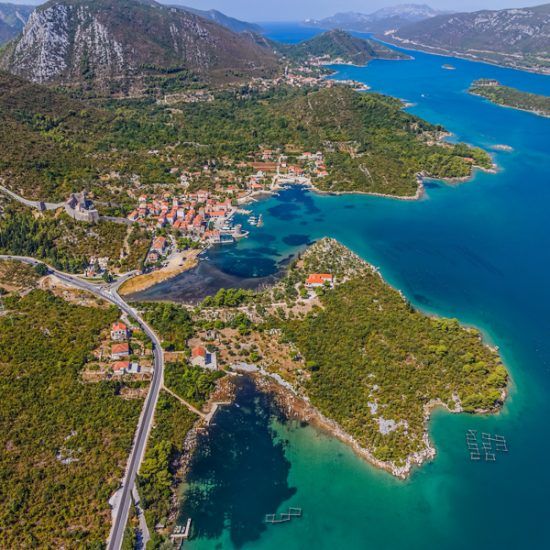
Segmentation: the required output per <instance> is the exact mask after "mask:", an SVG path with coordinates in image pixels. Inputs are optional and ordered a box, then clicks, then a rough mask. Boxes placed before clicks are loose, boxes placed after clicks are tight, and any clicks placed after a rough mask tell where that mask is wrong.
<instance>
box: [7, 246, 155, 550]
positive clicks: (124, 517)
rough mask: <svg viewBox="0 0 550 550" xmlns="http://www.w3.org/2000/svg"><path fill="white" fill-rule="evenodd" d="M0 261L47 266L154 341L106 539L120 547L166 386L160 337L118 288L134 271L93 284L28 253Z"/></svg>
mask: <svg viewBox="0 0 550 550" xmlns="http://www.w3.org/2000/svg"><path fill="white" fill-rule="evenodd" d="M0 260H14V261H19V262H23V263H26V264H30V265H33V266H36V265H39V264H42V265H46V267H47V268H48V272H49V274H53V275H55V276H56V277H57V278H58V279H59V280H61V281H62V282H64V283H66V284H68V285H70V286H72V287H74V288H77V289H79V290H84V291H87V292H90V293H92V294H94V295H95V296H98V297H100V298H103V299H104V300H107V301H109V302H111V303H112V304H114V305H115V306H117V307H118V308H119V309H121V310H122V311H123V312H124V313H126V315H128V317H130V318H132V319H133V320H134V321H136V322H137V323H138V324H139V325H140V326H141V328H142V329H143V331H144V332H145V334H146V335H147V336H148V337H149V338H150V339H151V341H152V342H153V356H154V371H153V378H152V380H151V386H150V389H149V393H148V394H147V398H146V399H145V404H144V406H143V409H142V411H141V415H140V418H139V422H138V426H137V429H136V434H135V436H134V443H133V446H132V450H131V452H130V457H129V459H128V464H127V466H126V473H125V475H124V478H123V480H122V485H121V487H120V489H119V491H118V492H117V495H116V501H115V503H114V506H113V518H114V519H113V525H112V527H111V533H110V535H109V539H108V541H107V547H108V549H109V550H119V549H120V548H121V546H122V539H123V537H124V530H125V529H126V523H127V521H128V514H129V511H130V504H131V500H132V490H133V488H134V485H135V483H136V478H137V474H138V472H139V468H140V466H141V463H142V461H143V456H144V454H145V448H146V446H147V440H148V438H149V433H150V431H151V427H152V424H153V418H154V415H155V408H156V406H157V401H158V397H159V393H160V390H161V388H162V387H163V385H164V354H163V350H162V345H161V342H160V340H159V338H158V336H157V335H156V333H155V332H154V331H153V329H151V327H150V326H149V325H148V324H147V323H146V322H145V321H144V320H143V318H142V317H141V315H140V314H139V313H138V312H137V311H136V310H135V309H134V308H133V307H131V306H130V305H129V304H127V303H126V302H125V301H124V300H123V299H122V298H121V297H120V296H119V294H118V288H119V287H120V285H121V284H122V283H123V282H124V281H126V280H127V279H129V278H130V277H132V276H133V275H135V272H130V273H127V274H125V275H124V276H122V277H120V278H119V279H118V280H117V281H115V282H114V283H112V284H106V283H103V284H101V283H90V282H88V281H85V280H83V279H80V278H79V277H77V276H75V275H70V274H68V273H63V272H62V271H58V270H57V269H54V268H53V267H51V266H48V265H47V264H44V262H41V261H39V260H35V259H34V258H29V257H26V256H10V255H0Z"/></svg>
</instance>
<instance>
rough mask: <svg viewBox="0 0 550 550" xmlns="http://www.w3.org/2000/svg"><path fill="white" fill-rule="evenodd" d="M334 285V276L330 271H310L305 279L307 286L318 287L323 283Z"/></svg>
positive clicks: (323, 284)
mask: <svg viewBox="0 0 550 550" xmlns="http://www.w3.org/2000/svg"><path fill="white" fill-rule="evenodd" d="M327 284H328V285H329V286H330V287H331V288H332V287H333V286H334V277H333V276H332V275H331V274H330V273H312V274H311V275H309V277H308V278H307V279H306V287H307V288H318V287H322V286H325V285H327Z"/></svg>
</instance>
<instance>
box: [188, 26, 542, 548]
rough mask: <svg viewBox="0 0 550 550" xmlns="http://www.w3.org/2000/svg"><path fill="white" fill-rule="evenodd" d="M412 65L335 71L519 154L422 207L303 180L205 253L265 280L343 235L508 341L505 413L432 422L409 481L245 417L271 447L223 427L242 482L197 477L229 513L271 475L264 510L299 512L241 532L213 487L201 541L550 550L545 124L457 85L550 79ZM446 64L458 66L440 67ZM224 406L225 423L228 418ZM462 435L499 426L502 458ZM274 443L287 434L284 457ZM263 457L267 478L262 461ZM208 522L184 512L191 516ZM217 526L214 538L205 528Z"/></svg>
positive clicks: (325, 442) (532, 87)
mask: <svg viewBox="0 0 550 550" xmlns="http://www.w3.org/2000/svg"><path fill="white" fill-rule="evenodd" d="M277 33H278V34H277ZM285 33H286V35H288V36H290V35H292V36H297V35H298V33H299V30H297V29H296V28H289V29H287V30H286V31H285V30H284V29H281V28H278V29H275V31H274V36H275V37H277V36H282V35H283V34H285ZM413 55H414V57H415V59H414V60H412V61H402V62H395V61H375V62H373V63H371V64H370V65H369V66H368V67H367V68H356V67H341V68H339V70H340V73H339V75H338V76H339V77H341V78H353V79H355V80H360V81H363V82H365V83H367V84H369V85H370V86H372V88H373V90H374V91H380V92H383V93H388V94H391V95H394V96H396V97H400V98H403V99H406V100H407V101H409V102H411V103H414V104H415V106H414V107H412V108H411V109H409V110H410V111H411V112H413V113H415V114H418V115H420V116H422V117H424V118H426V119H428V120H430V121H431V122H434V123H441V124H443V125H444V126H446V127H447V128H448V129H449V130H451V131H452V132H453V133H454V138H453V139H460V140H465V141H468V142H470V143H472V144H475V145H479V146H482V147H490V146H493V145H495V144H506V145H510V146H512V147H513V149H514V150H513V152H494V156H495V160H496V162H497V164H498V165H499V172H498V174H496V175H493V174H486V173H481V172H479V173H477V174H476V176H475V178H474V179H473V181H471V182H468V183H465V184H462V185H459V186H447V185H444V184H442V183H438V182H428V184H427V196H426V198H425V199H423V200H421V201H416V202H406V201H398V200H391V199H383V198H378V197H366V196H351V195H350V196H337V197H336V196H319V195H315V194H313V193H310V192H307V191H304V190H301V189H298V188H294V189H291V190H289V191H286V192H283V193H281V195H280V196H278V197H274V198H272V199H269V200H266V201H264V202H261V203H257V204H255V205H253V207H252V208H253V210H254V213H255V214H256V215H258V214H260V213H261V214H263V217H264V226H263V227H261V228H253V231H252V234H251V237H250V238H249V239H247V240H244V241H242V242H240V243H239V244H237V245H236V246H234V247H232V248H230V249H226V248H224V249H219V250H211V251H210V252H209V256H210V258H211V261H212V262H213V264H214V265H215V266H216V267H217V268H218V269H221V270H222V271H224V272H225V273H228V274H229V275H231V276H236V277H245V278H249V277H252V276H268V275H272V274H274V273H275V272H276V271H277V270H278V268H279V262H281V261H282V260H284V259H285V258H288V257H289V255H292V254H295V253H296V252H298V251H299V250H300V249H302V248H303V247H304V246H305V245H306V244H307V243H308V242H311V241H312V240H314V239H316V238H319V237H322V236H325V235H327V236H331V237H335V238H337V239H338V240H340V241H341V242H343V243H344V244H345V245H347V246H349V247H350V248H351V249H352V250H354V251H355V252H357V253H358V254H360V255H361V256H362V257H363V258H365V259H366V260H368V261H370V262H371V263H373V264H375V265H377V266H379V267H380V269H381V271H382V274H383V276H384V277H385V279H386V280H387V281H388V282H389V283H390V284H392V285H394V286H396V287H397V288H399V289H401V290H402V291H403V292H404V293H405V295H406V296H407V297H408V298H409V299H410V300H411V301H412V302H413V303H414V304H415V305H416V306H417V307H419V308H421V309H423V310H424V311H426V312H430V313H437V314H439V315H445V316H452V317H457V318H459V319H460V320H461V321H462V322H464V323H467V324H472V325H475V326H477V327H479V328H480V329H482V330H483V331H484V334H485V336H486V338H487V339H488V341H490V342H492V343H494V344H496V345H498V346H499V347H500V350H501V353H502V356H503V359H504V361H505V363H506V365H507V367H508V368H509V370H510V371H511V374H512V377H513V384H512V388H511V393H510V397H509V399H508V400H507V403H506V406H505V408H504V411H503V412H502V413H501V414H499V415H498V416H493V417H473V416H467V415H450V414H447V413H443V412H438V413H436V414H435V415H434V417H433V420H432V422H431V424H430V433H431V437H432V439H433V441H434V443H435V446H436V448H437V451H438V453H437V456H436V458H435V460H434V461H433V462H431V463H429V464H427V465H425V466H424V467H422V468H421V469H418V470H416V471H415V472H414V474H413V476H412V477H411V478H410V479H409V480H407V481H405V482H403V481H399V480H396V479H393V478H392V477H391V476H390V475H388V474H385V473H383V472H380V471H377V470H376V469H374V468H372V467H371V466H369V465H368V464H365V463H364V462H363V461H362V460H360V459H359V458H357V457H356V456H355V455H354V454H353V453H352V452H351V451H350V450H349V449H348V448H347V447H346V446H345V445H343V444H341V443H339V442H338V441H335V440H333V439H331V438H329V437H327V436H326V435H323V434H321V433H319V432H318V431H316V430H314V429H312V428H309V427H308V428H302V427H298V426H296V425H291V424H286V425H283V424H278V423H277V422H274V423H272V424H271V425H268V424H267V423H266V422H265V421H264V420H261V421H259V422H257V423H255V422H252V423H251V424H249V428H250V429H251V430H252V433H255V431H256V430H257V433H256V435H257V436H258V437H260V438H264V437H268V436H269V437H268V439H269V440H270V441H271V442H272V445H273V446H274V448H273V450H270V446H269V445H267V444H266V445H265V446H262V447H261V452H260V450H259V449H258V448H256V447H255V446H254V445H250V443H249V440H248V439H247V438H246V437H244V438H243V442H242V444H241V442H240V438H239V437H237V435H238V433H239V432H238V430H237V428H233V427H232V426H231V422H229V423H228V424H227V430H228V433H226V434H225V435H224V436H223V437H230V438H231V440H232V442H233V443H232V444H234V445H236V447H235V449H234V451H232V452H233V454H232V455H231V456H239V455H241V456H243V457H246V460H245V459H244V458H243V462H242V464H243V468H245V470H246V472H248V474H249V475H243V476H237V477H235V473H234V470H232V469H214V470H212V469H210V470H208V468H206V470H207V471H209V472H212V471H213V472H214V475H213V476H211V475H210V473H209V474H208V476H210V477H208V476H206V477H205V478H204V479H203V478H201V475H200V472H201V471H202V470H201V469H202V468H203V467H204V465H203V464H201V462H200V460H199V461H198V462H197V466H196V469H195V470H194V472H195V474H196V473H197V472H198V474H197V475H196V477H195V478H194V483H198V484H199V485H200V483H201V482H204V481H205V480H206V478H207V477H208V483H212V484H214V485H215V486H217V485H220V486H224V487H228V488H227V491H228V492H229V493H230V495H231V496H230V499H232V504H231V506H233V507H234V506H236V504H235V503H238V505H239V506H242V507H243V509H254V507H256V506H259V504H258V503H261V502H263V500H262V495H263V492H264V491H265V486H266V485H265V484H266V481H267V483H268V486H269V483H270V481H271V480H272V479H273V482H274V486H276V491H274V492H273V494H276V496H275V497H273V499H272V500H270V501H269V505H270V506H271V508H277V510H278V511H284V510H285V509H286V508H288V506H289V505H290V506H294V505H296V506H300V507H302V508H303V509H304V517H303V518H301V519H299V520H294V521H292V522H290V523H287V524H282V525H275V526H269V527H266V526H264V525H263V524H261V521H260V520H259V518H260V516H261V514H259V513H258V514H256V515H254V517H252V516H253V515H250V517H249V516H247V517H245V518H244V519H243V518H240V519H239V521H240V522H241V523H240V524H239V525H238V526H237V525H233V522H234V521H235V520H234V519H232V518H233V517H234V515H233V514H230V513H228V510H229V506H230V505H229V504H228V500H227V498H228V496H227V494H226V495H225V496H224V497H223V498H222V497H218V496H217V493H216V492H215V491H214V492H213V493H212V496H211V498H212V502H211V503H209V506H211V510H215V515H216V517H209V516H208V515H206V516H205V515H202V516H200V521H201V523H202V522H204V524H203V525H199V530H202V531H201V532H202V533H203V536H202V538H199V539H197V540H195V541H193V542H192V543H190V545H189V546H190V547H191V548H232V547H243V546H244V547H249V548H261V549H275V548H277V549H279V548H285V549H294V548H296V549H299V548H331V549H332V548H353V549H355V548H376V549H379V548H426V547H431V548H452V549H454V548H457V549H458V548H463V547H465V546H468V547H470V548H476V549H477V548H480V549H481V548H483V549H487V548H506V549H508V548H523V547H529V548H543V547H544V548H546V547H550V533H549V530H548V517H549V514H550V505H549V491H550V471H549V469H548V467H547V460H548V455H549V454H550V439H549V437H548V435H549V431H550V430H549V429H548V418H550V402H549V400H548V399H547V394H548V391H549V390H550V372H549V371H550V338H549V336H550V290H549V285H548V273H549V269H550V216H549V215H548V209H549V205H550V120H549V119H544V118H541V117H537V116H535V115H532V114H529V113H524V112H520V111H515V110H512V109H507V108H502V107H498V106H495V105H491V104H490V103H488V102H486V101H485V100H483V99H481V98H477V97H474V96H470V95H468V94H467V93H466V92H465V90H466V89H467V87H468V85H469V84H470V83H471V81H472V80H474V79H476V78H481V77H487V78H497V79H498V80H500V81H501V82H502V83H503V84H507V85H511V86H516V87H518V88H521V89H524V90H527V91H531V92H538V93H546V94H547V95H550V78H549V77H545V76H541V75H535V74H529V73H522V72H519V71H513V70H510V69H503V68H500V67H494V66H490V65H486V64H482V63H474V62H470V61H463V60H457V59H452V60H449V58H445V57H441V56H432V55H428V54H423V53H419V52H413ZM444 63H450V64H452V65H453V66H455V67H456V70H455V71H447V70H444V69H442V68H441V65H442V64H444ZM258 260H260V261H259V262H258ZM254 269H255V270H256V272H254ZM236 411H238V408H234V409H233V412H234V413H235V416H234V419H235V422H236V423H237V424H238V422H239V420H238V418H239V414H240V413H237V412H236ZM227 414H228V415H229V417H231V414H232V413H231V409H230V410H229V411H228V412H227ZM260 417H261V415H260ZM468 428H475V429H478V430H480V431H492V432H497V433H502V434H504V435H505V436H506V437H507V440H508V444H509V448H510V452H509V453H508V454H507V455H499V456H498V457H497V461H496V462H495V463H485V462H480V463H475V462H471V461H470V460H469V458H468V454H467V451H466V446H465V443H464V432H465V430H466V429H468ZM274 429H275V431H276V433H277V435H276V434H275V433H274V432H273V430H274ZM232 434H234V435H235V437H233V435H232ZM220 437H221V436H220ZM279 438H282V440H284V441H286V443H285V444H284V445H283V446H282V447H277V442H278V441H279ZM220 441H223V439H221V440H220ZM265 441H267V439H266V440H265ZM281 449H282V452H281ZM219 459H220V460H223V453H222V454H221V455H220V457H219ZM264 463H265V464H268V465H269V468H266V469H264V468H261V467H260V466H261V465H262V464H264ZM287 466H288V469H287ZM273 471H275V472H278V473H277V477H276V478H273V474H272V473H271V472H273ZM285 472H286V473H285ZM226 476H230V477H231V480H230V479H228V478H227V477H226ZM280 476H283V477H284V478H285V479H284V482H281V477H280ZM228 484H229V485H228ZM268 492H269V494H270V495H271V496H273V495H272V493H271V491H268ZM270 498H271V497H270ZM262 506H263V507H262ZM262 506H260V507H259V510H261V512H264V508H265V506H264V505H263V504H262ZM270 511H271V512H275V511H276V510H275V509H271V510H270ZM199 512H200V511H199V510H196V509H194V508H193V507H192V506H191V507H189V506H188V507H187V509H186V513H189V514H190V515H191V516H192V517H194V516H195V514H197V513H199ZM220 516H221V517H220ZM210 522H212V524H216V525H217V526H218V529H210V531H209V525H210ZM220 522H221V525H222V527H221V529H220V528H219V526H220ZM224 522H225V523H224ZM237 527H238V531H239V536H238V537H236V536H235V532H236V531H235V529H236V528H237ZM205 533H206V534H205ZM208 533H210V534H208ZM243 533H244V535H243ZM246 533H250V536H249V537H247V535H246Z"/></svg>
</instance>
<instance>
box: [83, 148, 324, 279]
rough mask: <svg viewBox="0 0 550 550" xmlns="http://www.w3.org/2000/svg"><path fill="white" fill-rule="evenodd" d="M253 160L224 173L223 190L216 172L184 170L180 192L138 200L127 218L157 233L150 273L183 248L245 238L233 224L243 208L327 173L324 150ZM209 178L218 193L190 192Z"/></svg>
mask: <svg viewBox="0 0 550 550" xmlns="http://www.w3.org/2000/svg"><path fill="white" fill-rule="evenodd" d="M251 157H252V158H251V160H250V161H249V162H239V163H236V164H235V165H234V170H233V171H232V173H229V174H228V173H227V172H228V171H227V170H224V174H225V182H226V185H225V186H224V185H223V184H221V183H220V181H219V180H220V179H221V178H220V177H219V176H218V174H217V170H214V169H212V168H211V167H209V166H205V167H204V168H203V171H202V172H191V173H187V172H186V173H184V174H183V175H182V176H181V186H180V187H181V189H182V190H181V192H177V191H172V192H162V193H159V194H156V195H146V194H142V195H140V196H139V197H138V198H137V204H136V208H135V209H134V210H133V211H132V212H130V214H128V216H127V220H128V222H130V223H132V224H134V223H135V224H138V225H139V226H141V227H143V228H146V229H147V230H149V232H150V233H151V234H152V235H154V237H153V239H152V243H151V246H150V249H149V252H148V254H147V258H146V262H145V265H146V266H147V268H148V269H154V268H159V267H162V266H163V265H166V263H167V259H169V258H173V257H174V255H176V254H177V253H178V252H179V251H181V250H182V249H184V250H185V249H188V248H194V249H201V248H206V247H208V246H210V245H214V244H230V243H234V242H235V241H236V240H238V239H242V238H245V237H246V236H247V235H248V231H246V230H243V227H242V224H240V223H234V217H235V215H237V214H245V215H247V214H249V213H250V211H248V210H246V209H245V208H244V206H245V205H246V204H247V203H250V202H254V201H256V200H257V198H259V197H261V196H262V195H267V194H276V193H277V192H279V191H280V190H281V189H284V188H286V185H288V184H301V185H307V186H311V185H312V180H313V179H314V178H323V177H326V176H327V175H328V172H327V169H326V166H325V161H324V155H323V153H322V152H320V151H319V152H316V153H311V152H303V153H302V152H293V154H292V155H291V154H290V152H288V153H283V152H282V151H281V150H280V149H279V150H271V149H265V148H262V149H261V150H260V151H259V152H258V153H256V154H253V155H251ZM230 172H231V171H230ZM205 176H206V177H207V178H208V176H209V177H210V181H211V183H213V185H214V191H210V190H209V189H198V190H197V191H188V190H187V189H188V188H189V187H195V185H196V183H197V182H203V183H204V181H205ZM247 221H248V225H250V226H255V225H259V224H261V220H258V219H256V218H255V217H254V216H251V217H249V218H248V219H247ZM97 260H98V259H96V258H94V261H97ZM180 260H181V259H180ZM180 260H178V261H180ZM103 264H105V259H103ZM100 267H101V266H100Z"/></svg>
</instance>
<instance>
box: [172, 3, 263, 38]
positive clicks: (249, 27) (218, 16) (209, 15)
mask: <svg viewBox="0 0 550 550" xmlns="http://www.w3.org/2000/svg"><path fill="white" fill-rule="evenodd" d="M173 7H174V8H177V9H181V10H184V11H188V12H191V13H194V14H195V15H198V16H200V17H203V18H204V19H210V20H212V21H214V22H215V23H217V24H218V25H221V26H222V27H227V28H228V29H229V30H231V31H233V32H245V31H248V32H261V30H262V28H261V27H260V25H256V24H254V23H248V22H247V21H241V20H240V19H235V18H234V17H229V16H228V15H225V13H222V12H221V11H218V10H197V9H195V8H189V7H188V6H180V5H179V4H173Z"/></svg>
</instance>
